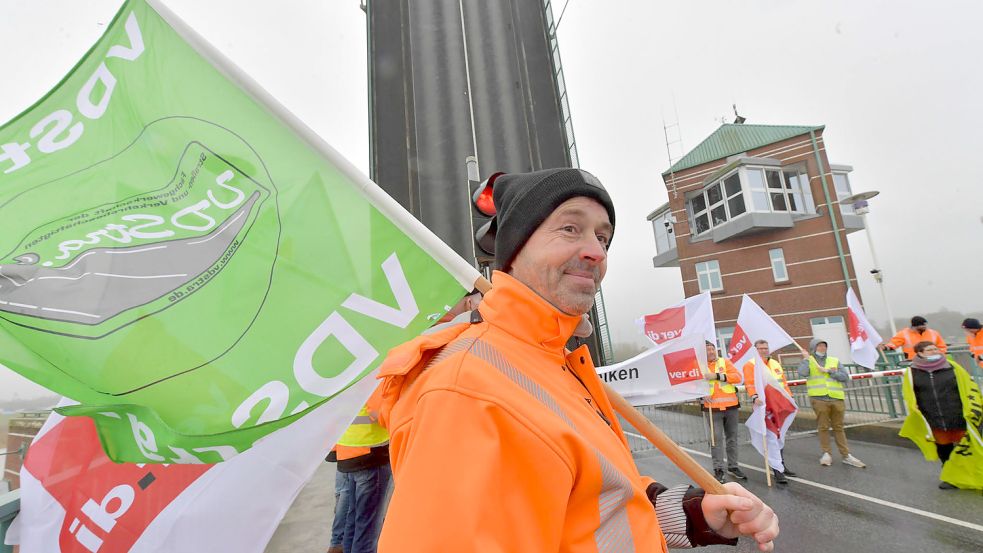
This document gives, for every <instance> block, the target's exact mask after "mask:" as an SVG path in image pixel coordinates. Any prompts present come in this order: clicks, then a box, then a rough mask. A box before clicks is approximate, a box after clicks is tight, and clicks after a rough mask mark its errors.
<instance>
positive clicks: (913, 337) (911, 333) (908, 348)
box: [886, 327, 947, 359]
mask: <svg viewBox="0 0 983 553" xmlns="http://www.w3.org/2000/svg"><path fill="white" fill-rule="evenodd" d="M918 342H932V343H934V344H935V345H936V346H938V348H939V350H940V351H941V352H942V354H943V355H945V352H946V349H947V348H946V345H945V340H943V339H942V335H941V334H939V333H938V332H936V331H934V330H932V329H931V328H926V329H925V332H918V331H917V330H915V329H913V328H910V327H909V328H904V329H901V331H900V332H898V333H897V334H895V335H894V337H893V338H891V340H890V341H889V342H887V344H886V345H887V346H888V347H889V348H891V349H898V348H901V349H902V350H903V351H904V352H905V355H907V356H908V359H911V358H913V357H914V356H915V344H917V343H918Z"/></svg>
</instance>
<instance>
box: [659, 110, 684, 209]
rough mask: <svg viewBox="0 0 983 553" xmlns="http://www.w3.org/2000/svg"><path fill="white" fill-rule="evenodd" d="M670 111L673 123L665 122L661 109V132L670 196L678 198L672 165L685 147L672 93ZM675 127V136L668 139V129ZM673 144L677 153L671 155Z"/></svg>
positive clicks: (663, 112) (682, 153)
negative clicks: (663, 140)
mask: <svg viewBox="0 0 983 553" xmlns="http://www.w3.org/2000/svg"><path fill="white" fill-rule="evenodd" d="M672 112H673V114H674V115H675V116H676V119H675V122H674V123H671V124H669V123H666V113H665V110H664V109H663V111H662V132H663V134H665V137H666V155H667V156H668V157H669V187H670V188H672V197H673V198H678V197H679V191H677V190H676V172H675V171H673V169H672V168H673V166H674V165H676V162H677V161H679V160H680V158H682V157H683V156H684V155H685V154H686V149H685V148H683V132H682V129H681V128H680V127H679V110H678V109H677V108H676V95H675V94H673V95H672ZM672 128H675V129H676V130H675V136H673V139H672V140H670V139H669V129H672ZM673 146H676V147H677V149H678V150H677V153H676V155H675V156H674V155H673V152H672V150H673V148H672V147H673Z"/></svg>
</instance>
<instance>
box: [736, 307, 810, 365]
mask: <svg viewBox="0 0 983 553" xmlns="http://www.w3.org/2000/svg"><path fill="white" fill-rule="evenodd" d="M758 340H764V341H766V342H768V347H769V348H770V349H771V351H778V350H780V349H782V348H783V347H785V346H787V345H789V344H794V343H795V340H793V339H792V337H791V336H789V335H788V333H787V332H785V330H784V329H782V327H780V326H778V323H776V322H775V321H774V319H772V318H771V317H769V316H768V314H767V313H765V310H764V309H761V306H759V305H758V304H757V303H755V302H754V300H752V299H751V297H750V296H748V295H747V294H744V295H743V296H741V310H740V311H739V312H738V314H737V324H736V325H735V326H734V335H733V336H732V337H731V339H730V348H729V350H728V352H727V357H728V358H730V362H731V363H733V364H734V365H735V366H737V367H740V366H742V365H743V364H744V363H745V362H746V361H748V360H750V359H753V357H754V351H755V349H754V343H755V342H757V341H758Z"/></svg>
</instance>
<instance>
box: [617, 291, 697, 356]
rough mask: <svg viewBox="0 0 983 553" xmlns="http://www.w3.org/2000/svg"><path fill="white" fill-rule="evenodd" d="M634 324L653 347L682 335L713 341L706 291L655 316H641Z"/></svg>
mask: <svg viewBox="0 0 983 553" xmlns="http://www.w3.org/2000/svg"><path fill="white" fill-rule="evenodd" d="M636 322H637V323H638V325H639V326H640V327H641V329H642V332H643V333H644V334H645V336H647V337H648V338H649V339H650V340H652V341H653V342H655V343H656V344H662V343H665V342H668V341H669V340H674V339H676V338H679V337H680V336H683V335H687V336H688V335H699V336H702V337H703V339H704V340H708V341H710V342H716V330H715V329H714V323H713V304H712V303H711V302H710V292H704V293H702V294H700V295H698V296H693V297H691V298H686V299H685V300H683V301H682V302H681V303H677V304H676V305H673V306H672V307H667V308H665V309H663V310H662V311H659V312H658V313H653V314H652V315H645V316H644V317H642V318H641V319H638V320H637V321H636Z"/></svg>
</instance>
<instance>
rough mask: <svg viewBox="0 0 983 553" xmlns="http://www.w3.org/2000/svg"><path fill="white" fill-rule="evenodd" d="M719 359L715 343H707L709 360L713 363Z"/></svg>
mask: <svg viewBox="0 0 983 553" xmlns="http://www.w3.org/2000/svg"><path fill="white" fill-rule="evenodd" d="M716 360H717V348H716V347H714V346H713V344H707V361H708V362H710V363H713V362H714V361H716Z"/></svg>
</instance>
